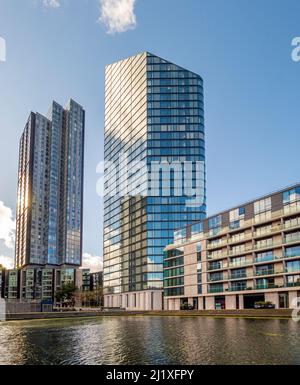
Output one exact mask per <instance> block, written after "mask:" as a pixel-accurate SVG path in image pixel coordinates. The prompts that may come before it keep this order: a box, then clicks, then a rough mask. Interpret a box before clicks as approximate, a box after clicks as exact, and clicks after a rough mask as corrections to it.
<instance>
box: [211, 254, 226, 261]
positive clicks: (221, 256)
mask: <svg viewBox="0 0 300 385" xmlns="http://www.w3.org/2000/svg"><path fill="white" fill-rule="evenodd" d="M224 258H227V255H226V254H225V253H224V254H219V255H217V256H212V255H207V259H208V260H210V261H211V260H217V259H224Z"/></svg>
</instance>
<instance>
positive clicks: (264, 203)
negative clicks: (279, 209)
mask: <svg viewBox="0 0 300 385" xmlns="http://www.w3.org/2000/svg"><path fill="white" fill-rule="evenodd" d="M271 208H272V202H271V197H269V198H266V199H262V200H260V201H257V202H255V203H254V214H260V213H263V212H266V211H270V210H271Z"/></svg>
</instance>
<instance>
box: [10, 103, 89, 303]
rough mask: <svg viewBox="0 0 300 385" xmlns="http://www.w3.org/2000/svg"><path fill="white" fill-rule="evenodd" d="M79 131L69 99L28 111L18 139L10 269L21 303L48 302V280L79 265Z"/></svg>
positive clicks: (81, 123)
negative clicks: (17, 277) (15, 272)
mask: <svg viewBox="0 0 300 385" xmlns="http://www.w3.org/2000/svg"><path fill="white" fill-rule="evenodd" d="M84 131H85V111H84V110H83V108H82V107H81V106H80V105H79V104H78V103H76V102H75V101H73V100H70V101H69V102H68V104H67V106H66V108H63V107H62V106H60V105H59V104H58V103H56V102H53V103H52V105H51V108H50V110H49V112H48V115H47V116H43V115H41V114H39V113H33V112H32V113H31V114H30V116H29V119H28V121H27V123H26V126H25V129H24V131H23V134H22V136H21V140H20V147H19V176H18V199H17V210H16V211H17V216H16V255H15V267H16V268H17V269H22V272H21V277H20V279H21V283H20V287H21V297H22V298H24V299H33V298H41V297H45V298H48V297H49V296H50V291H49V290H48V288H49V287H50V283H51V282H50V281H51V280H54V281H55V282H56V283H59V282H62V281H64V276H70V275H73V276H74V277H75V276H76V272H75V269H77V268H79V267H80V266H81V261H82V215H83V212H82V206H83V172H84ZM53 269H57V272H54V270H53ZM54 281H53V282H54ZM52 286H53V287H55V284H53V285H52Z"/></svg>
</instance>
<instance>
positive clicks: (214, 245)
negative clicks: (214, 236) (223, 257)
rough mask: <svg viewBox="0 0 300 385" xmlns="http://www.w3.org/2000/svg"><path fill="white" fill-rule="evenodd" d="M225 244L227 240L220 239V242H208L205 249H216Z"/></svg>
mask: <svg viewBox="0 0 300 385" xmlns="http://www.w3.org/2000/svg"><path fill="white" fill-rule="evenodd" d="M226 245H227V242H226V241H222V242H218V243H209V244H208V245H207V250H211V249H218V248H220V247H224V246H226Z"/></svg>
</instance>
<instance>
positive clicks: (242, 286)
mask: <svg viewBox="0 0 300 385" xmlns="http://www.w3.org/2000/svg"><path fill="white" fill-rule="evenodd" d="M246 288H247V282H246V281H240V282H232V284H231V290H232V291H243V290H246Z"/></svg>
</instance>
